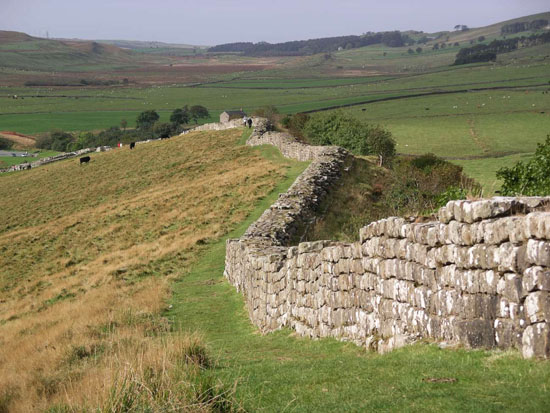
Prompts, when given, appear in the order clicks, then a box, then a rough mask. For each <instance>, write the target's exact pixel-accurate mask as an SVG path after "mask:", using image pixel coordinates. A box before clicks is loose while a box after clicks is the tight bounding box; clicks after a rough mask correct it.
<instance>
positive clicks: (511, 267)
mask: <svg viewBox="0 0 550 413" xmlns="http://www.w3.org/2000/svg"><path fill="white" fill-rule="evenodd" d="M549 248H550V243H549ZM519 251H520V249H519V247H516V246H514V244H512V243H511V242H506V243H504V244H501V245H500V246H499V247H498V249H497V250H496V255H495V261H496V262H497V263H498V270H499V271H512V272H517V271H518V254H519ZM549 262H550V261H549Z"/></svg>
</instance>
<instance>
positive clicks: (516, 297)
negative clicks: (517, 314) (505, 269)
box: [497, 273, 525, 303]
mask: <svg viewBox="0 0 550 413" xmlns="http://www.w3.org/2000/svg"><path fill="white" fill-rule="evenodd" d="M497 293H498V294H499V295H500V296H502V297H504V298H506V299H507V300H508V301H511V302H514V303H519V302H520V301H521V299H522V298H523V297H524V296H525V294H524V293H523V285H522V279H521V277H520V276H519V275H517V274H515V273H506V274H504V276H503V277H502V278H501V279H500V280H499V281H498V283H497Z"/></svg>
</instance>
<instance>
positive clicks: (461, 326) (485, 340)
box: [457, 320, 496, 348]
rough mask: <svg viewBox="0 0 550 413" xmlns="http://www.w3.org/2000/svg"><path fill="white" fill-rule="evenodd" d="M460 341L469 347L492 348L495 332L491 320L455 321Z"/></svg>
mask: <svg viewBox="0 0 550 413" xmlns="http://www.w3.org/2000/svg"><path fill="white" fill-rule="evenodd" d="M457 326H458V334H459V337H460V341H461V342H463V343H464V344H466V346H468V347H471V348H478V347H483V348H493V347H494V346H495V344H496V343H495V333H494V329H493V321H492V320H470V321H459V322H457Z"/></svg>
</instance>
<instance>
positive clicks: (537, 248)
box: [526, 239, 550, 267]
mask: <svg viewBox="0 0 550 413" xmlns="http://www.w3.org/2000/svg"><path fill="white" fill-rule="evenodd" d="M526 260H527V262H528V263H530V264H535V265H542V266H545V267H550V242H549V241H537V240H533V239H530V240H529V241H527V251H526Z"/></svg>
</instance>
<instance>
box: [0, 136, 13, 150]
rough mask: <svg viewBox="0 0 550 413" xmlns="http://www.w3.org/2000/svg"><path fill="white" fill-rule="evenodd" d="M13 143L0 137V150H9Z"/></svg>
mask: <svg viewBox="0 0 550 413" xmlns="http://www.w3.org/2000/svg"><path fill="white" fill-rule="evenodd" d="M12 146H13V142H12V141H10V140H9V139H6V138H2V137H0V149H11V148H12Z"/></svg>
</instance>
